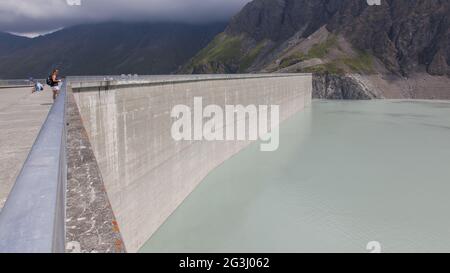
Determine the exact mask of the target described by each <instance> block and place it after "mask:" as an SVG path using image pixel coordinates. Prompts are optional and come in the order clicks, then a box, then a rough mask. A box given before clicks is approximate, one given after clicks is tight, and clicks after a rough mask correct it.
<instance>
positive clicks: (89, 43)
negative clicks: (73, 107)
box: [0, 22, 226, 78]
mask: <svg viewBox="0 0 450 273" xmlns="http://www.w3.org/2000/svg"><path fill="white" fill-rule="evenodd" d="M225 26H226V24H225V23H220V22H219V23H210V24H206V25H194V24H183V23H121V22H109V23H101V24H90V25H79V26H73V27H70V28H66V29H63V30H59V31H56V32H53V33H50V34H47V35H44V36H39V37H36V38H33V39H28V38H23V39H22V38H21V37H17V36H12V35H6V34H5V35H2V36H0V44H10V43H6V42H4V41H3V40H2V37H9V38H11V37H17V38H14V39H17V40H18V41H21V42H15V45H16V46H12V45H11V46H8V47H5V49H3V50H2V49H1V47H0V78H27V77H28V76H33V77H45V76H46V75H47V74H48V72H49V71H50V70H51V69H52V68H54V67H59V68H60V69H61V72H62V73H63V74H65V75H99V74H105V75H112V74H114V75H117V74H130V73H131V74H170V73H172V72H174V71H176V70H177V69H178V67H179V66H181V65H183V64H184V63H185V62H186V61H188V60H189V58H191V57H192V56H194V55H195V54H196V53H197V52H198V51H199V50H200V49H201V48H202V47H204V46H205V45H207V43H208V42H209V41H210V40H211V39H212V38H213V37H214V36H215V35H216V34H217V33H219V32H221V31H223V30H224V28H225ZM8 41H9V40H8ZM2 52H3V54H2Z"/></svg>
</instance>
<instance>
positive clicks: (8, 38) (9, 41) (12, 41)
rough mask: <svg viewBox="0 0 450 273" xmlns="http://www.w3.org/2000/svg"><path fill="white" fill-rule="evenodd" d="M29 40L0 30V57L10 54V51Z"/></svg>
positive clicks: (22, 45)
mask: <svg viewBox="0 0 450 273" xmlns="http://www.w3.org/2000/svg"><path fill="white" fill-rule="evenodd" d="M29 42H30V39H29V38H25V37H19V36H15V35H12V34H9V33H3V32H0V57H2V56H5V55H8V54H11V52H14V50H16V49H19V48H22V47H24V46H25V45H26V44H28V43H29Z"/></svg>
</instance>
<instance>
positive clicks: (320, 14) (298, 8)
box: [181, 0, 450, 99]
mask: <svg viewBox="0 0 450 273" xmlns="http://www.w3.org/2000/svg"><path fill="white" fill-rule="evenodd" d="M181 72H183V73H243V72H272V73H274V72H278V73H284V72H312V73H314V74H315V75H316V77H315V81H314V86H315V90H316V92H315V96H316V97H327V98H379V97H387V98H400V97H414V98H448V99H450V88H448V85H447V84H449V83H450V80H449V76H450V1H449V0H427V1H422V0H381V5H379V6H377V5H375V6H370V5H368V3H367V1H366V0H314V1H313V0H254V1H253V2H250V3H249V4H247V5H246V6H245V7H244V9H243V10H242V11H241V12H240V13H239V14H237V15H236V16H235V17H234V18H233V19H232V21H231V22H230V24H229V25H228V27H227V28H226V30H225V31H224V32H223V33H221V34H219V35H218V36H216V38H215V39H214V40H213V41H212V42H211V43H210V44H209V45H208V46H207V47H206V48H204V49H203V50H201V51H200V52H199V53H198V54H197V55H196V56H195V57H194V58H193V59H192V60H191V61H190V62H189V63H188V64H186V65H185V66H184V67H183V69H182V70H181ZM417 82H421V83H422V84H421V86H426V87H427V89H428V90H427V92H423V91H422V90H416V89H417V88H414V87H411V86H412V85H413V84H417ZM424 82H426V83H425V84H424ZM445 86H447V88H445ZM319 87H320V88H325V89H319ZM343 87H346V88H343ZM443 87H444V90H442V88H443ZM445 89H446V90H445ZM348 90H352V91H351V92H349V91H348ZM345 92H347V93H345Z"/></svg>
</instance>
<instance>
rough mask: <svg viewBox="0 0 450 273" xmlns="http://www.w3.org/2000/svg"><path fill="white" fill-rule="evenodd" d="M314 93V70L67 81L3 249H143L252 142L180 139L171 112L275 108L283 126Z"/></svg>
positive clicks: (30, 162)
mask: <svg viewBox="0 0 450 273" xmlns="http://www.w3.org/2000/svg"><path fill="white" fill-rule="evenodd" d="M311 92H312V76H311V75H310V74H263V75H258V74H254V75H203V76H191V75H187V76H143V77H133V76H126V77H123V76H122V77H70V78H68V80H67V82H66V83H65V84H64V86H63V88H62V94H61V96H60V97H59V98H58V100H57V101H56V103H55V104H54V106H53V108H52V109H51V112H50V114H49V118H48V120H47V122H46V124H44V127H43V129H42V131H41V134H40V135H39V137H38V139H37V140H36V144H35V145H34V146H33V147H32V150H31V153H30V155H29V157H28V159H27V161H26V162H25V164H24V168H23V169H22V171H21V173H20V174H19V176H18V179H17V181H16V186H15V187H14V188H13V191H12V192H11V195H10V197H9V198H8V200H7V202H6V204H5V208H4V210H3V211H2V213H1V214H0V252H64V251H65V252H125V251H126V252H136V251H138V250H139V249H140V247H142V245H143V244H144V243H145V242H146V241H147V240H148V239H149V238H150V237H151V236H152V234H153V233H154V232H155V231H156V230H157V229H158V228H159V227H160V226H161V224H162V223H164V221H165V220H166V219H167V217H168V216H169V215H171V214H172V213H173V212H174V211H175V209H176V208H177V207H178V206H179V205H180V204H181V203H182V202H183V200H184V199H185V198H186V197H187V196H188V195H189V194H190V193H191V192H192V191H193V190H194V189H195V188H196V187H197V185H198V184H199V183H200V182H201V181H202V180H203V179H204V177H206V176H207V175H208V173H209V172H210V171H212V170H213V169H215V168H216V167H217V166H219V165H220V164H222V163H223V162H224V161H226V160H227V159H228V158H230V157H232V156H233V155H235V154H236V153H238V152H239V151H241V150H242V149H243V148H245V147H247V146H248V145H249V144H251V143H252V141H237V140H236V141H204V140H203V141H175V140H173V138H172V137H171V126H172V123H173V121H174V119H173V118H171V110H172V109H173V107H174V106H176V105H180V104H181V105H186V106H191V107H192V105H193V102H194V98H195V97H201V98H202V99H203V103H204V105H212V104H214V105H218V106H220V107H225V105H244V106H247V105H279V106H280V113H279V117H280V121H283V120H285V119H287V118H289V117H290V116H292V115H294V114H295V113H297V112H299V111H301V110H303V109H304V108H305V107H307V106H308V105H310V103H311ZM229 126H231V124H223V128H222V129H223V130H226V129H227V128H228V127H229ZM48 139H54V141H52V142H49V141H48ZM47 146H52V147H47ZM43 155H45V157H43ZM36 170H38V173H39V175H37V176H34V175H32V174H33V172H36ZM46 175H47V178H46ZM24 215H26V217H24ZM32 227H34V228H32ZM35 227H39V228H35ZM24 234H26V236H25V237H24V236H23V235H24Z"/></svg>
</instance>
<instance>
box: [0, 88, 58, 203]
mask: <svg viewBox="0 0 450 273" xmlns="http://www.w3.org/2000/svg"><path fill="white" fill-rule="evenodd" d="M51 105H52V94H51V90H50V89H49V88H47V89H46V90H45V91H44V92H39V93H34V94H31V87H19V88H0V131H1V134H0V149H1V154H0V211H1V209H2V208H3V205H4V203H5V201H6V198H7V197H8V194H9V192H10V190H11V188H12V186H13V185H14V181H15V180H16V178H17V175H18V173H19V171H20V169H21V168H22V165H23V162H24V161H25V159H26V157H27V155H28V153H29V151H30V148H31V146H32V145H33V143H34V140H35V139H36V136H37V134H38V133H39V129H40V128H41V126H42V124H43V123H44V121H45V118H46V117H47V114H48V111H49V109H50V107H51Z"/></svg>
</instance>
